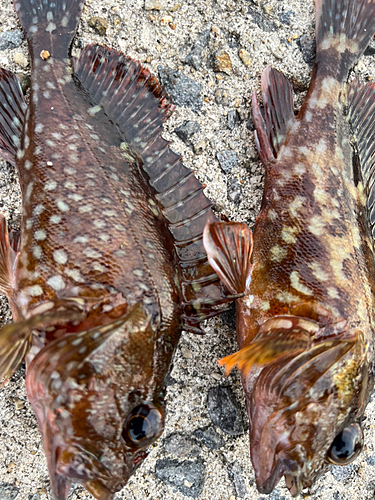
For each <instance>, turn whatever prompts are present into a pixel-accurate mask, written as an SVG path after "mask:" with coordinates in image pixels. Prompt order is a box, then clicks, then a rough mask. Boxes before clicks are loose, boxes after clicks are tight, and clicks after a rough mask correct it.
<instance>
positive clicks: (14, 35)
mask: <svg viewBox="0 0 375 500" xmlns="http://www.w3.org/2000/svg"><path fill="white" fill-rule="evenodd" d="M22 40H23V33H22V31H21V30H14V31H4V32H3V33H0V50H10V49H15V48H16V47H19V46H20V45H21V43H22Z"/></svg>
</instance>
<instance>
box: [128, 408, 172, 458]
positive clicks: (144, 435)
mask: <svg viewBox="0 0 375 500" xmlns="http://www.w3.org/2000/svg"><path fill="white" fill-rule="evenodd" d="M162 432H163V415H162V414H161V413H160V411H159V410H158V409H157V408H156V407H155V406H154V405H152V404H143V405H139V406H137V407H136V408H134V409H133V410H132V411H131V412H130V413H129V415H128V418H127V419H126V422H125V425H124V429H123V431H122V437H123V438H124V439H125V441H126V443H127V444H128V445H130V446H132V447H134V446H135V447H137V448H141V447H144V446H148V445H149V444H151V443H152V442H153V441H154V440H155V439H157V438H158V437H159V436H160V434H161V433H162Z"/></svg>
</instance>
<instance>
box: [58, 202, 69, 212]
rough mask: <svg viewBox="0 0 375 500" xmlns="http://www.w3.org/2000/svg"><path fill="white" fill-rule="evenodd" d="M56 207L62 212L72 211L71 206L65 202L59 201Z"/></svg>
mask: <svg viewBox="0 0 375 500" xmlns="http://www.w3.org/2000/svg"><path fill="white" fill-rule="evenodd" d="M56 205H57V206H58V208H59V209H60V210H61V211H62V212H68V211H69V210H70V207H69V205H68V204H67V203H65V201H63V200H57V202H56Z"/></svg>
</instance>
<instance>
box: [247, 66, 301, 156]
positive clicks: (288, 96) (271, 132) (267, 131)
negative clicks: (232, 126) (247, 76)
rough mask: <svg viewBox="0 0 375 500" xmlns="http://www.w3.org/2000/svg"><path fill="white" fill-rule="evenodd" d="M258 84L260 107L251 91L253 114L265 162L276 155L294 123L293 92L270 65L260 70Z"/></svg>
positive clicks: (257, 137)
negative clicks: (261, 98) (261, 100)
mask: <svg viewBox="0 0 375 500" xmlns="http://www.w3.org/2000/svg"><path fill="white" fill-rule="evenodd" d="M261 84H262V96H263V110H261V109H260V107H259V104H258V101H257V98H256V94H255V93H254V94H253V117H254V122H255V128H256V139H257V147H258V151H259V155H260V157H261V159H262V161H263V163H267V161H270V160H272V159H274V158H276V157H277V154H278V152H279V150H280V148H281V146H282V145H283V144H284V142H285V139H286V136H287V134H288V132H289V130H290V128H291V127H292V125H293V123H294V107H293V92H292V86H291V84H290V83H289V81H288V79H287V78H286V77H285V76H284V75H283V73H281V72H280V71H277V70H276V69H274V68H271V67H270V66H267V68H266V69H265V70H264V71H263V73H262V80H261ZM271 151H272V154H271Z"/></svg>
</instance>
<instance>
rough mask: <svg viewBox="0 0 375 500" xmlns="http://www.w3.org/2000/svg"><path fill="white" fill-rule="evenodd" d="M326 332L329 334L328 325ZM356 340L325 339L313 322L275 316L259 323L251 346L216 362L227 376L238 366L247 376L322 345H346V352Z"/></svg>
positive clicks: (334, 336)
mask: <svg viewBox="0 0 375 500" xmlns="http://www.w3.org/2000/svg"><path fill="white" fill-rule="evenodd" d="M327 329H328V332H330V329H329V326H328V327H327ZM341 333H344V332H341ZM356 340H357V337H350V338H344V337H343V335H340V336H338V334H337V333H335V334H334V335H332V336H330V337H329V336H326V335H325V332H324V329H323V331H321V327H320V326H319V324H318V323H317V322H316V321H313V320H309V319H306V318H300V317H298V316H292V315H282V316H275V317H273V318H270V319H268V320H267V321H265V322H264V323H263V324H262V326H261V327H260V329H259V332H258V334H257V337H256V338H255V339H254V341H253V342H251V344H249V345H248V346H245V347H243V348H242V349H240V350H239V351H238V352H236V353H234V354H231V355H229V356H226V357H225V358H222V359H220V360H219V361H218V363H219V365H220V366H225V374H226V375H228V374H229V373H230V372H231V371H232V369H233V368H234V367H237V368H238V369H239V370H240V371H241V372H242V373H243V375H245V376H246V375H247V373H248V372H249V371H250V369H251V367H252V366H254V365H264V364H269V363H272V362H273V361H276V360H277V359H278V358H281V357H282V356H285V355H287V356H289V357H290V356H292V357H293V356H297V355H298V354H300V353H302V352H304V351H310V350H311V349H312V348H313V347H314V346H316V345H319V346H323V351H325V350H329V349H332V348H333V347H337V346H340V345H344V346H347V347H344V353H345V352H347V351H348V350H349V349H351V348H352V347H353V345H354V344H355V342H356ZM344 353H343V354H344Z"/></svg>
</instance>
